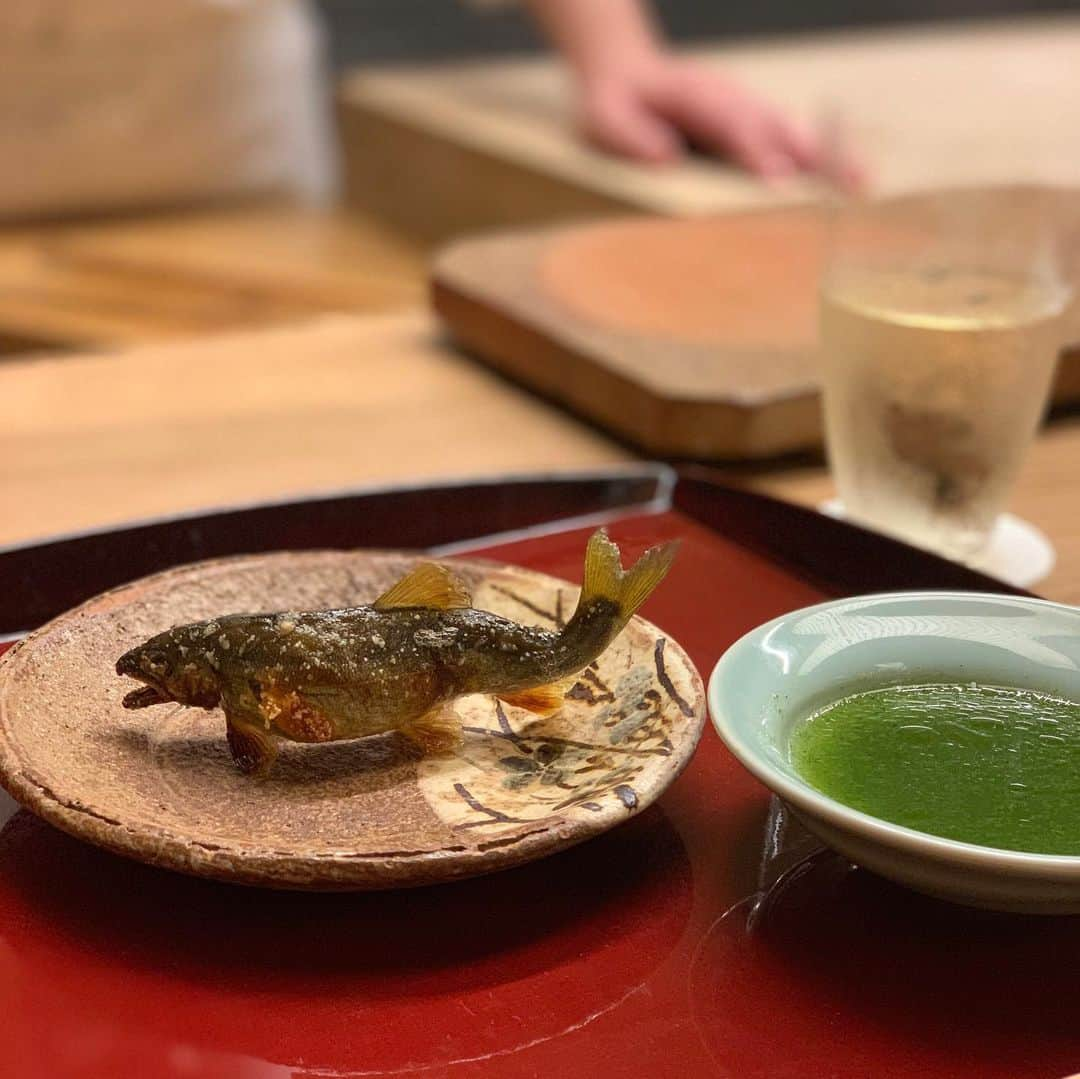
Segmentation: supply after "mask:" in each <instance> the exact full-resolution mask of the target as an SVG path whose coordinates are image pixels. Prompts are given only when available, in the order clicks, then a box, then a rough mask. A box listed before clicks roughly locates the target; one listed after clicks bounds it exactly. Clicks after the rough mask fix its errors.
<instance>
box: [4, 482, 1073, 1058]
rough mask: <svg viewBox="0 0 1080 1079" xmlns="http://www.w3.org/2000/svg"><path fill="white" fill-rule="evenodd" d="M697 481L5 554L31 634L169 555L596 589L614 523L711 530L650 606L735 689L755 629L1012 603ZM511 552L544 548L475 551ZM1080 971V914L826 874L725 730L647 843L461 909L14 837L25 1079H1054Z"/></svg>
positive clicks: (462, 893) (11, 1014) (514, 493)
mask: <svg viewBox="0 0 1080 1079" xmlns="http://www.w3.org/2000/svg"><path fill="white" fill-rule="evenodd" d="M670 479H671V477H670V475H669V474H667V473H665V472H663V471H659V470H649V469H642V470H637V471H632V472H623V473H620V474H618V475H611V476H592V477H582V478H578V479H573V480H546V481H543V480H541V481H526V480H521V481H512V482H506V483H503V484H497V485H471V486H457V487H453V488H449V487H448V488H439V489H432V490H426V491H425V490H413V491H394V492H374V493H369V494H367V495H360V496H342V497H341V498H338V499H334V500H319V501H312V502H306V503H298V504H291V505H288V506H279V507H263V508H260V509H255V510H247V511H234V513H232V514H226V515H220V514H219V515H210V516H206V517H202V518H197V519H185V520H181V521H171V522H159V523H156V524H153V525H145V526H140V528H138V529H131V530H127V531H123V532H118V533H105V534H101V535H96V536H85V537H79V538H76V539H70V540H65V541H61V542H56V543H52V544H48V545H42V546H40V547H37V548H34V549H28V548H24V549H20V550H18V551H11V552H6V553H0V596H2V597H6V598H3V599H0V631H6V632H9V633H13V632H15V631H17V630H20V629H26V628H29V627H30V626H31V625H33V624H35V622H37V621H41V620H42V618H44V617H48V616H51V615H52V614H54V613H56V612H57V611H58V610H59V609H61V608H62V607H64V606H69V605H71V604H72V603H75V602H77V601H79V600H81V599H82V598H85V596H86V595H87V594H88V593H89V592H93V591H98V590H100V589H101V588H104V587H107V586H108V585H109V584H111V583H115V582H116V580H118V579H121V577H122V576H123V574H124V573H125V572H126V573H127V576H134V575H137V574H139V573H143V572H148V571H149V570H152V569H156V568H160V566H161V565H164V564H167V563H168V562H169V561H170V560H172V561H178V560H184V559H190V558H197V557H209V556H211V555H218V554H223V553H229V552H230V551H232V550H242V549H247V550H252V549H260V550H266V549H272V548H273V547H275V546H282V547H287V546H291V547H312V546H327V545H336V546H345V545H353V546H355V545H359V544H371V545H382V546H384V545H386V544H387V543H388V542H391V537H390V535H389V533H393V532H394V531H395V530H396V531H397V532H398V534H399V535H400V536H402V540H400V541H399V542H403V543H405V544H408V545H415V546H419V545H423V546H431V547H434V548H436V549H437V550H439V551H440V552H445V551H449V550H455V551H456V550H464V549H466V548H467V549H468V550H469V551H470V553H473V552H477V551H480V552H482V553H483V554H485V555H487V556H494V557H497V558H502V559H506V560H508V561H512V562H516V563H520V564H522V565H527V566H531V567H533V568H536V569H539V570H543V571H545V572H548V573H554V574H557V575H560V576H566V577H570V578H571V579H575V578H576V576H577V575H578V574H579V573H580V565H581V551H582V545H583V541H584V538H585V536H586V535H587V534H588V532H589V531H590V528H591V527H592V525H593V523H594V521H595V519H596V518H597V516H599V517H603V518H606V519H608V520H609V521H610V522H611V523H610V525H609V527H610V530H611V532H612V534H613V535H614V536H615V537H616V538H617V539H618V541H619V543H620V544H621V545H623V547H624V550H625V551H626V555H627V557H630V556H632V555H633V554H635V553H636V552H637V551H638V550H639V549H640V548H641V547H643V546H645V545H647V544H651V543H655V542H656V541H658V540H660V539H665V538H668V537H671V536H682V537H683V538H684V541H685V543H684V547H683V550H682V552H681V554H680V558H679V561H678V563H677V565H676V568H675V569H674V571H673V573H672V575H671V577H670V578H669V580H668V582H666V583H665V585H664V587H663V588H662V589H661V590H660V591H659V592H658V593H657V594H656V595H655V596H654V598H653V599H652V600H651V601H650V603H649V605H648V608H647V609H646V611H645V614H646V616H647V617H648V618H650V619H651V620H653V621H655V622H657V623H658V624H659V625H660V626H661V627H663V628H664V629H665V630H667V631H668V632H670V633H671V634H672V635H673V636H675V637H677V638H678V639H679V640H680V641H681V642H682V643H683V644H684V645H685V646H686V648H687V649H688V650H689V652H690V654H691V655H692V657H693V658H694V660H695V661H696V663H697V664H698V665H699V667H700V669H701V671H702V672H703V673H704V674H706V675H707V674H708V672H709V670H710V669H711V667H712V665H713V664H714V662H715V661H716V659H717V658H718V657H719V655H720V654H721V652H722V651H723V650H724V649H725V648H726V647H727V646H728V645H729V644H730V643H731V642H732V641H733V640H734V639H735V638H736V637H738V636H739V635H740V634H742V633H743V632H745V631H746V630H748V629H750V628H751V627H752V626H755V625H757V624H758V623H760V622H762V621H764V620H766V619H768V618H771V617H773V616H774V615H777V614H780V613H782V612H784V611H787V610H790V609H792V608H795V607H798V606H802V605H804V604H808V603H813V602H815V601H817V600H820V599H822V598H824V597H828V596H833V595H839V594H843V593H846V592H858V591H872V590H884V589H893V588H898V587H900V588H903V587H920V588H921V587H947V588H988V587H994V586H993V584H992V582H988V581H987V580H986V579H985V578H981V577H979V576H978V575H977V574H974V573H969V572H967V571H964V570H961V569H958V568H956V567H954V566H951V565H949V564H948V563H945V562H941V561H939V560H937V559H935V558H933V557H931V556H929V555H924V554H921V553H919V552H916V551H913V550H910V549H909V548H906V547H903V546H902V545H899V544H895V543H892V542H890V541H887V540H884V539H881V538H880V537H875V536H872V535H870V534H868V533H864V532H861V531H859V530H857V529H854V528H851V527H849V526H845V525H843V524H840V523H838V522H836V521H832V520H828V519H825V518H821V517H818V516H817V515H815V514H811V513H808V512H806V511H802V510H797V509H794V508H791V507H787V506H784V505H782V504H780V503H776V502H773V501H770V500H768V499H763V498H761V497H759V496H754V495H750V494H745V493H742V492H737V491H731V490H728V489H726V488H723V487H718V486H716V485H713V484H711V483H710V482H709V481H708V480H707V479H706V478H703V477H701V476H696V477H693V476H686V477H683V478H681V479H680V480H679V481H678V483H677V484H675V485H674V487H673V488H672V485H671V483H670ZM245 515H249V516H245ZM250 515H256V516H254V517H252V516H250ZM258 515H261V516H258ZM567 515H574V516H575V518H576V519H574V520H570V521H564V522H563V523H562V524H558V523H555V524H552V523H550V522H551V521H553V520H555V519H557V518H560V517H566V516H567ZM585 518H587V520H586V519H585ZM545 521H546V522H549V523H547V524H546V525H545V524H544V522H545ZM418 522H420V523H418ZM485 522H486V526H485ZM535 526H541V527H539V529H536V528H535ZM530 528H533V529H534V531H533V532H532V533H530V532H529V531H527V530H528V529H530ZM499 529H526V531H525V532H523V533H520V534H519V535H517V536H516V538H515V537H511V538H507V537H504V538H503V539H502V540H501V541H497V542H494V543H492V542H483V541H481V542H475V541H473V542H468V543H465V542H463V541H465V540H467V539H468V537H470V536H473V537H476V536H481V535H483V534H484V533H485V532H487V533H491V532H493V531H496V530H499ZM155 530H156V531H155ZM410 530H411V531H410ZM448 545H449V546H448ZM118 575H120V576H119V577H118ZM999 590H1000V589H999ZM1078 960H1080V919H1075V918H1054V919H1036V918H1025V917H1017V916H1009V915H994V914H987V913H979V912H975V911H968V910H964V909H960V908H955V907H951V906H949V905H947V904H944V903H940V902H936V901H933V900H930V899H926V898H922V897H920V896H917V895H914V894H912V893H909V892H906V891H904V890H902V889H900V888H898V887H896V886H894V885H891V884H888V883H885V882H884V881H881V880H879V879H877V878H875V877H873V876H872V875H870V874H868V873H865V872H863V871H861V870H857V869H853V868H852V867H850V866H849V865H848V864H846V863H845V862H843V861H842V860H841V859H840V858H838V857H836V856H834V855H832V854H829V853H826V852H823V851H821V850H820V849H819V848H817V847H815V846H814V845H813V844H812V843H811V842H810V841H809V840H808V839H807V838H806V837H805V835H803V834H802V833H801V832H799V830H798V829H797V828H796V827H795V826H793V825H792V824H791V822H790V821H788V820H786V819H785V815H784V813H783V810H782V808H780V807H779V806H778V805H777V804H776V803H774V802H772V801H771V800H770V798H769V796H768V794H767V792H766V791H765V790H764V789H763V788H762V787H761V786H760V785H759V784H758V783H757V782H756V781H755V780H753V779H752V778H751V777H750V776H749V775H748V774H747V773H745V772H744V771H743V770H742V768H741V767H740V766H739V765H738V764H737V763H736V762H735V761H734V760H733V759H732V758H731V756H730V755H729V754H728V753H727V752H726V750H725V749H724V748H723V747H722V746H721V744H720V742H719V740H718V739H717V738H716V736H715V734H713V733H712V731H711V729H708V730H707V731H706V733H705V736H704V738H703V740H702V743H701V745H700V748H699V749H698V752H697V754H696V756H695V757H694V759H693V761H692V762H691V764H690V766H689V767H688V768H687V770H686V772H685V773H684V774H683V775H682V777H681V778H680V779H679V780H678V781H677V782H676V783H675V784H674V786H673V787H672V788H671V789H670V791H669V792H668V793H667V794H666V795H665V796H664V797H663V799H661V801H660V803H659V804H658V805H657V806H654V807H653V808H652V809H650V810H648V811H646V812H644V813H643V814H641V815H640V816H638V817H636V818H634V819H632V820H629V821H628V822H627V823H626V824H625V825H624V826H622V827H620V828H618V829H616V830H615V831H613V832H611V833H609V834H607V835H605V836H603V837H601V838H599V839H596V840H593V841H592V842H589V843H586V844H584V845H583V846H580V847H578V848H575V849H573V850H570V851H568V852H566V853H563V854H561V855H557V856H555V857H551V858H548V859H545V860H542V861H539V862H536V863H534V864H532V865H530V866H528V867H525V868H523V869H518V870H513V871H508V872H504V873H501V874H496V875H494V876H490V877H483V878H478V879H475V880H472V881H467V882H464V883H459V884H455V885H449V886H443V887H438V888H429V889H418V890H413V891H402V892H390V893H373V894H354V895H311V894H300V893H296V894H293V893H282V892H264V891H259V890H255V889H245V888H240V887H234V886H229V885H219V884H214V883H210V882H207V881H202V880H196V879H193V878H187V877H183V876H179V875H176V874H172V873H168V872H165V871H159V870H153V869H150V868H147V867H144V866H142V865H138V864H136V863H133V862H128V861H125V860H123V859H121V858H118V857H115V856H112V855H109V854H106V853H104V852H102V851H100V850H98V849H96V848H93V847H90V846H86V845H84V844H82V843H80V842H78V841H77V840H74V839H71V838H69V837H68V836H66V835H63V834H61V833H60V832H57V831H55V830H54V829H52V828H50V827H49V826H48V825H45V824H43V823H41V822H39V821H38V820H37V819H36V818H34V817H32V816H30V815H29V814H27V813H25V812H18V813H14V814H13V815H10V818H9V819H7V821H6V823H4V824H3V828H2V831H0V1015H2V1016H3V1039H2V1040H0V1074H3V1075H12V1076H33V1077H43V1079H51V1077H53V1076H79V1077H83V1076H85V1077H91V1076H92V1077H99V1076H100V1077H105V1076H108V1077H119V1076H140V1077H141V1076H177V1077H179V1076H184V1077H219V1076H221V1077H224V1076H228V1077H234V1076H235V1077H244V1079H248V1077H250V1079H255V1077H259V1079H278V1077H282V1079H284V1077H286V1076H291V1075H298V1076H384V1075H385V1076H391V1075H393V1076H399V1075H429V1076H448V1077H457V1076H494V1077H497V1079H498V1077H525V1076H586V1077H591V1076H604V1077H612V1076H615V1077H619V1076H635V1077H637V1076H647V1077H666V1076H673V1077H678V1079H687V1077H693V1076H722V1077H732V1079H786V1077H791V1079H796V1077H797V1079H819V1077H821V1079H824V1077H826V1076H828V1077H830V1079H868V1077H872V1079H891V1077H905V1079H906V1077H911V1076H918V1077H924V1076H925V1077H941V1079H946V1077H947V1079H956V1077H966V1076H971V1077H973V1079H975V1077H978V1079H996V1077H1000V1079H1006V1077H1007V1079H1025V1077H1029V1076H1030V1077H1039V1079H1055V1077H1060V1076H1064V1075H1066V1074H1068V1073H1070V1072H1074V1071H1077V1070H1080V1018H1078V1016H1080V1009H1078V1008H1077V1003H1078V993H1077V990H1076V987H1075V981H1076V973H1075V972H1076V970H1077V968H1078Z"/></svg>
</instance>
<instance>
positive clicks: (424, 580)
mask: <svg viewBox="0 0 1080 1079" xmlns="http://www.w3.org/2000/svg"><path fill="white" fill-rule="evenodd" d="M471 606H472V596H470V595H469V590H468V589H467V588H466V587H465V585H463V584H462V583H461V581H460V580H458V578H457V577H455V576H454V575H453V574H452V573H451V572H450V571H449V570H448V569H447V568H446V567H445V566H440V565H439V564H438V563H437V562H421V563H420V565H419V566H417V567H416V569H413V570H410V571H409V572H408V573H406V574H405V576H404V577H402V578H401V580H400V581H398V583H397V584H396V585H394V586H393V587H392V588H390V589H388V590H387V591H386V592H384V593H383V594H382V595H381V596H380V597H379V598H378V599H377V600H376V601H375V602H374V603H373V604H372V607H374V608H375V610H377V611H389V610H391V609H393V608H394V607H431V608H434V609H435V610H438V611H448V610H450V609H452V608H455V607H458V608H460V607H471Z"/></svg>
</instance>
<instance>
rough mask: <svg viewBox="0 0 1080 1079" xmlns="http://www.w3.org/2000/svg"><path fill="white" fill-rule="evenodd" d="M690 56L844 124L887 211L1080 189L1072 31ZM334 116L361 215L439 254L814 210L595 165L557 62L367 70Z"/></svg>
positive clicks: (690, 177)
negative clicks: (518, 231)
mask: <svg viewBox="0 0 1080 1079" xmlns="http://www.w3.org/2000/svg"><path fill="white" fill-rule="evenodd" d="M693 55H694V56H695V58H697V59H698V60H699V61H700V62H702V63H706V64H712V65H716V66H717V67H718V68H720V69H722V70H724V71H725V72H727V73H729V74H731V75H733V76H735V77H736V78H738V79H740V80H741V81H742V82H743V83H745V84H746V85H747V86H749V87H752V88H753V89H755V90H756V91H757V92H759V93H760V94H762V95H763V96H765V97H767V98H769V99H770V100H772V101H774V102H776V103H777V104H778V105H780V106H782V107H783V108H784V109H785V110H786V111H787V112H789V113H790V114H792V115H794V116H798V117H801V118H802V119H803V120H804V121H805V122H807V123H808V124H810V125H812V126H815V127H820V126H821V125H823V124H824V123H826V122H830V123H835V122H837V121H839V123H840V125H841V127H842V128H843V130H844V131H845V132H846V137H847V138H848V140H849V141H850V142H851V143H852V145H853V146H854V147H855V148H856V149H857V150H858V152H859V153H860V155H861V157H862V158H863V159H864V160H865V162H866V163H867V165H868V166H869V167H870V169H871V171H872V173H873V177H874V182H875V187H876V189H877V190H878V191H879V192H880V193H895V192H898V191H903V190H908V189H910V188H912V187H915V186H935V187H937V186H945V185H950V184H980V183H998V182H1015V181H1021V180H1027V181H1034V180H1042V181H1055V182H1058V183H1073V182H1075V179H1076V162H1077V160H1080V128H1078V127H1077V124H1076V122H1075V117H1076V116H1077V115H1078V114H1080V63H1078V62H1077V57H1078V56H1080V18H1078V17H1077V16H1075V15H1073V16H1055V17H1039V18H1023V19H1009V20H994V21H992V22H965V23H952V24H939V25H936V26H929V27H916V28H898V27H887V28H884V29H876V30H873V31H848V32H843V33H831V34H812V35H810V34H806V35H802V36H799V37H790V38H786V39H779V40H774V41H771V42H764V43H752V44H748V45H747V44H744V45H736V46H731V45H710V46H704V47H702V48H700V49H696V50H695V51H694V53H693ZM338 106H339V108H338V115H339V121H340V133H341V141H342V147H343V154H344V161H345V165H346V177H347V181H346V191H347V195H348V197H349V199H350V200H351V202H352V203H353V204H354V205H357V206H360V207H364V208H367V209H369V210H373V211H375V212H377V213H378V214H379V215H380V216H381V217H384V218H386V219H388V220H392V221H393V222H394V223H395V224H396V225H398V226H400V227H403V228H405V229H407V230H408V231H410V232H411V233H413V234H415V235H421V236H424V237H428V238H435V239H448V238H454V237H456V236H459V235H461V233H463V232H466V231H475V230H477V229H480V228H492V227H507V226H521V225H525V224H530V223H539V222H551V221H555V220H565V219H567V218H570V217H572V216H575V215H577V216H581V215H584V214H595V213H598V212H608V213H611V212H619V211H623V212H625V211H627V210H636V211H646V212H652V213H669V214H699V213H716V212H718V211H723V210H745V209H749V208H754V207H763V206H776V205H791V204H795V203H799V202H806V201H809V200H813V199H816V198H818V197H819V196H820V192H821V186H820V185H815V184H811V183H805V182H803V183H790V184H784V185H779V186H775V187H767V186H765V185H763V184H761V183H760V182H758V181H756V180H754V179H752V178H750V177H748V176H746V175H744V174H743V173H741V172H739V171H738V170H735V169H732V168H730V167H728V166H726V165H724V164H723V163H720V162H716V161H714V160H709V159H706V158H703V157H693V156H691V157H688V158H686V159H685V160H684V161H683V162H681V163H680V164H678V165H675V166H673V167H665V168H649V167H644V166H641V165H636V164H633V163H630V162H627V161H622V160H618V159H616V158H613V157H610V156H608V155H605V154H602V153H599V152H597V151H595V150H592V149H591V148H589V147H588V146H586V145H585V144H584V143H583V142H582V141H581V139H580V138H578V137H577V135H576V133H575V130H574V128H575V122H574V116H573V103H572V99H571V95H570V92H569V87H568V86H567V84H566V80H565V78H564V75H563V72H562V70H561V69H560V67H559V65H558V64H557V63H556V62H555V61H554V60H552V59H541V60H522V59H510V60H501V61H483V62H472V63H465V64H462V63H455V64H448V65H442V66H432V65H430V64H426V65H423V66H396V67H393V68H384V69H369V70H361V71H357V72H355V73H352V74H350V75H348V76H347V77H346V78H345V80H344V81H343V83H342V85H341V88H340V91H339V95H338Z"/></svg>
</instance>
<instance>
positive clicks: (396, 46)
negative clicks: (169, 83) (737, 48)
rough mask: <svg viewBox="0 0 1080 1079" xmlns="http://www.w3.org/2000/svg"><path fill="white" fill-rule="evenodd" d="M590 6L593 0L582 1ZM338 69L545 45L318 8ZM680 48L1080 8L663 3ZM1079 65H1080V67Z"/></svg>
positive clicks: (492, 20)
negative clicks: (698, 41) (684, 43)
mask: <svg viewBox="0 0 1080 1079" xmlns="http://www.w3.org/2000/svg"><path fill="white" fill-rule="evenodd" d="M583 2H587V0H583ZM317 3H318V6H319V7H320V8H321V9H322V12H323V15H324V17H325V19H326V22H327V25H328V27H329V31H330V43H331V51H332V55H333V58H334V62H335V64H336V65H337V66H339V67H341V66H345V65H349V64H354V63H358V62H362V61H366V60H398V59H423V58H438V57H453V56H464V55H477V54H481V53H492V52H506V51H509V50H513V51H522V52H525V51H529V50H533V49H536V48H539V46H540V42H539V39H538V38H537V36H536V34H535V33H534V32H533V31H532V30H531V29H530V27H529V25H528V23H527V21H526V19H525V18H524V16H523V15H522V14H521V13H520V12H519V11H515V10H514V9H513V8H512V7H510V8H509V9H506V10H499V11H494V12H487V13H485V14H480V13H478V12H476V11H470V10H469V9H468V8H466V7H465V6H464V5H463V4H461V3H460V2H459V0H317ZM656 7H657V8H658V10H659V12H660V15H661V18H662V20H663V22H664V25H665V27H666V28H667V31H668V33H669V34H670V35H671V36H672V37H673V38H675V39H676V40H692V39H695V38H710V37H711V38H717V37H736V36H737V37H748V36H752V35H755V34H770V33H783V32H785V31H794V30H814V29H827V28H830V27H842V26H873V25H882V24H887V23H904V22H919V21H926V20H930V19H958V18H980V17H992V16H1007V15H1023V14H1031V13H1034V12H1053V11H1080V0H1057V2H1052V0H769V2H764V0H753V2H746V0H656ZM1078 63H1080V59H1078Z"/></svg>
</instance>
